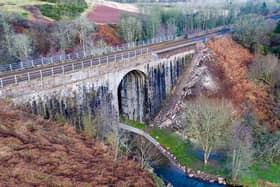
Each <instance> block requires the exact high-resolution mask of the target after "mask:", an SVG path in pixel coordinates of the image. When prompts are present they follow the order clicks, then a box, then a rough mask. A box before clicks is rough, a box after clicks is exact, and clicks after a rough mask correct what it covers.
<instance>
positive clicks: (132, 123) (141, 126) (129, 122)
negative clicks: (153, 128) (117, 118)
mask: <svg viewBox="0 0 280 187" xmlns="http://www.w3.org/2000/svg"><path fill="white" fill-rule="evenodd" d="M121 122H122V123H124V124H126V125H129V126H132V127H135V128H137V129H141V130H144V129H145V128H146V127H147V126H146V124H144V123H140V122H138V121H132V120H128V119H122V120H121Z"/></svg>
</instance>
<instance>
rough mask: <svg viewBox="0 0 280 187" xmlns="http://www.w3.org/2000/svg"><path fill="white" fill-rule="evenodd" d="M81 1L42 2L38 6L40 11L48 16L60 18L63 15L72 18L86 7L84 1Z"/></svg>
mask: <svg viewBox="0 0 280 187" xmlns="http://www.w3.org/2000/svg"><path fill="white" fill-rule="evenodd" d="M82 2H83V1H81V3H74V2H72V3H65V2H60V3H57V4H53V5H51V4H44V5H41V6H40V11H41V13H42V14H43V15H44V16H46V17H49V18H52V19H55V20H60V19H61V18H63V17H69V18H74V17H77V16H79V15H80V14H81V13H82V12H83V11H84V10H85V9H86V8H88V6H87V4H86V3H85V2H83V3H82Z"/></svg>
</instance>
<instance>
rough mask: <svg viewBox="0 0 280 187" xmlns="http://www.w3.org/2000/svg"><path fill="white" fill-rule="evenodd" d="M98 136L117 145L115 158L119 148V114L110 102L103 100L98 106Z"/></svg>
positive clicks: (96, 122) (96, 118)
mask: <svg viewBox="0 0 280 187" xmlns="http://www.w3.org/2000/svg"><path fill="white" fill-rule="evenodd" d="M95 124H96V138H97V139H98V140H100V141H102V142H106V143H109V144H111V145H112V146H113V147H115V160H117V158H118V150H119V116H118V114H117V112H116V110H115V109H114V108H113V106H112V105H111V103H110V102H106V101H104V100H102V101H101V103H100V105H99V106H98V107H97V112H96V117H95Z"/></svg>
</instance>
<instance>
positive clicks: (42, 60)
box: [41, 57, 44, 65]
mask: <svg viewBox="0 0 280 187" xmlns="http://www.w3.org/2000/svg"><path fill="white" fill-rule="evenodd" d="M41 64H42V65H44V57H42V58H41Z"/></svg>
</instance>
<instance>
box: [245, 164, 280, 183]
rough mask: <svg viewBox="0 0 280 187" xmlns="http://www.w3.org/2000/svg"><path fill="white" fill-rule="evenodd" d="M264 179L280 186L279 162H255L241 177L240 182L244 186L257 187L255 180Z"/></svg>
mask: <svg viewBox="0 0 280 187" xmlns="http://www.w3.org/2000/svg"><path fill="white" fill-rule="evenodd" d="M258 180H264V181H268V182H271V183H273V184H276V185H279V186H280V162H278V163H274V164H267V163H265V162H261V161H259V162H257V163H255V164H254V165H253V166H252V167H251V168H250V171H249V172H248V174H246V175H243V176H242V177H241V180H240V182H241V183H242V184H244V185H246V186H250V187H257V186H258V184H257V181H258Z"/></svg>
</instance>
